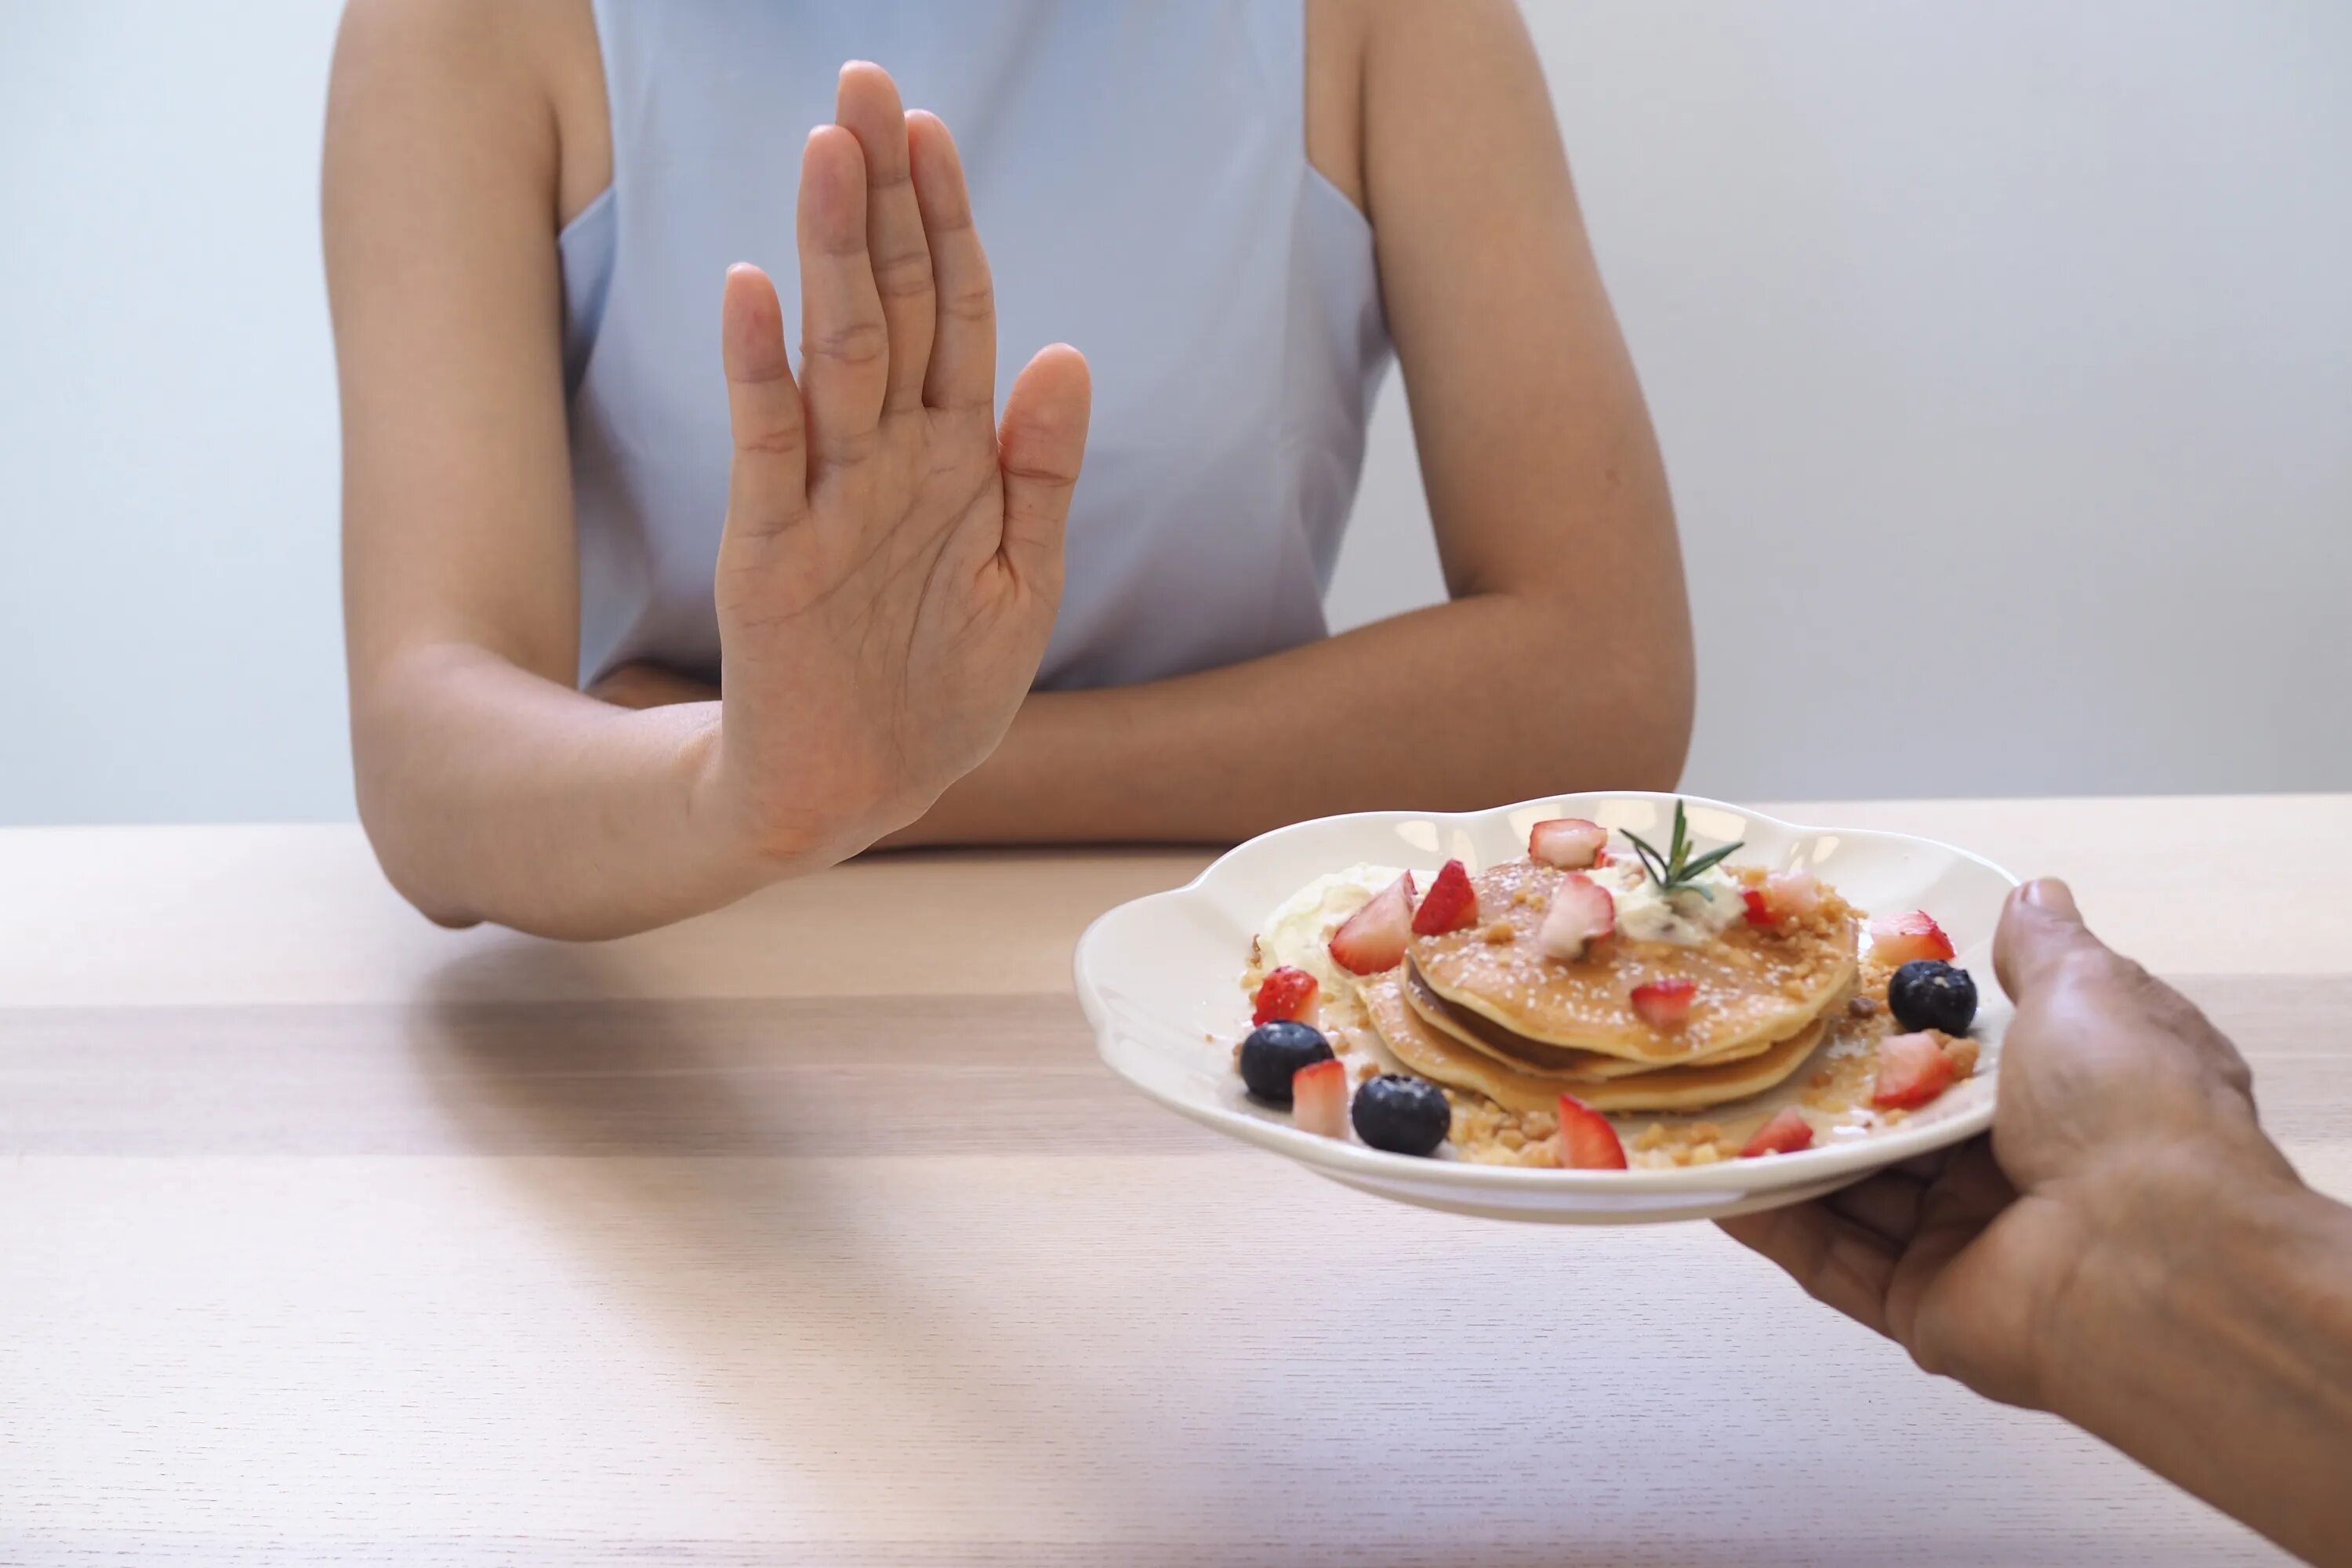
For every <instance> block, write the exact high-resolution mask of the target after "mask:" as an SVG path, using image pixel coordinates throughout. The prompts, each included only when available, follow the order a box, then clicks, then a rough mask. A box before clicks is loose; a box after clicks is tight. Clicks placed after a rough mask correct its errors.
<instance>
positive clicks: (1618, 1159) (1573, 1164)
mask: <svg viewBox="0 0 2352 1568" xmlns="http://www.w3.org/2000/svg"><path fill="white" fill-rule="evenodd" d="M1559 1163H1561V1164H1562V1165H1564V1166H1566V1167H1567V1168H1568V1169H1569V1170H1571V1171H1622V1170H1623V1169H1624V1168H1625V1145H1624V1144H1622V1143H1621V1142H1618V1141H1617V1129H1615V1128H1614V1127H1612V1126H1610V1125H1609V1119H1608V1118H1607V1117H1605V1116H1603V1115H1601V1112H1599V1111H1597V1110H1593V1109H1592V1107H1591V1106H1589V1105H1587V1104H1585V1103H1584V1101H1582V1100H1579V1099H1577V1098H1576V1096H1574V1095H1572V1094H1563V1095H1561V1096H1560V1097H1559Z"/></svg>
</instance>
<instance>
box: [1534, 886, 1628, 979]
mask: <svg viewBox="0 0 2352 1568" xmlns="http://www.w3.org/2000/svg"><path fill="white" fill-rule="evenodd" d="M1616 929H1617V900H1615V899H1612V898H1611V897H1610V896H1609V889H1606V888H1604V887H1602V886H1601V884H1600V883H1598V882H1596V881H1594V880H1593V879H1591V878H1590V877H1588V876H1585V875H1584V874H1583V873H1582V872H1580V871H1571V872H1570V873H1569V877H1568V880H1566V881H1564V882H1562V883H1561V884H1560V885H1559V891H1558V892H1556V893H1554V894H1552V896H1551V908H1549V910H1545V911H1544V918H1543V924H1541V925H1540V926H1538V927H1537V928H1536V946H1537V947H1538V948H1540V949H1541V950H1542V952H1543V954H1544V956H1545V957H1547V958H1557V959H1559V961H1560V962H1561V963H1573V962H1574V961H1575V960H1577V959H1580V958H1581V957H1583V956H1584V950H1585V949H1586V948H1587V947H1589V946H1591V944H1592V943H1594V942H1599V941H1600V940H1601V938H1602V937H1604V936H1607V935H1608V934H1609V933H1610V932H1612V931H1615V930H1616Z"/></svg>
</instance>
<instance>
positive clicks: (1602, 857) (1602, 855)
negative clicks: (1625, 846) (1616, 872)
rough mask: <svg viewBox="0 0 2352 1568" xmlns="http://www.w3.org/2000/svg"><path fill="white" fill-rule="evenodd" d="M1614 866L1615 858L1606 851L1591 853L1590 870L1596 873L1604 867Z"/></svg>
mask: <svg viewBox="0 0 2352 1568" xmlns="http://www.w3.org/2000/svg"><path fill="white" fill-rule="evenodd" d="M1615 864H1617V857H1615V856H1614V855H1612V854H1611V853H1609V851H1608V850H1606V849H1596V850H1594V851H1593V852H1592V868H1593V869H1594V870H1596V871H1598V870H1600V869H1601V868H1602V867H1604V866H1614V865H1615Z"/></svg>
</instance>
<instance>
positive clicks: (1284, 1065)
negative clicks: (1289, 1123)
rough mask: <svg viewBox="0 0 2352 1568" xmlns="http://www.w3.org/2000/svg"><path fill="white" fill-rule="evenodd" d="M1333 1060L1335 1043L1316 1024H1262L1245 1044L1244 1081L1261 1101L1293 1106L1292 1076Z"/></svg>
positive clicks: (1253, 1031) (1282, 1021)
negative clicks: (1291, 1102)
mask: <svg viewBox="0 0 2352 1568" xmlns="http://www.w3.org/2000/svg"><path fill="white" fill-rule="evenodd" d="M1330 1059H1331V1042H1330V1041H1328V1040H1327V1039H1325V1038H1324V1037H1323V1031H1322V1030H1320V1029H1318V1028H1317V1027H1316V1026H1314V1025H1312V1024H1294V1023H1292V1022H1290V1021H1289V1020H1288V1019H1286V1018H1277V1019H1276V1020H1275V1021H1274V1022H1273V1023H1271V1024H1260V1025H1259V1026H1257V1027H1256V1028H1255V1029H1254V1030H1252V1031H1251V1033H1250V1037H1249V1038H1248V1039H1246V1040H1244V1041H1243V1042H1242V1081H1243V1082H1244V1083H1245V1084H1247V1085H1249V1091H1250V1092H1251V1093H1252V1094H1254V1095H1256V1096H1257V1097H1258V1098H1259V1099H1260V1100H1272V1101H1274V1103H1275V1104H1276V1105H1288V1104H1289V1103H1290V1079H1291V1076H1292V1075H1293V1074H1294V1073H1296V1072H1297V1071H1298V1069H1299V1068H1311V1067H1313V1066H1314V1065H1315V1064H1316V1063H1317V1062H1328V1061H1329V1060H1330Z"/></svg>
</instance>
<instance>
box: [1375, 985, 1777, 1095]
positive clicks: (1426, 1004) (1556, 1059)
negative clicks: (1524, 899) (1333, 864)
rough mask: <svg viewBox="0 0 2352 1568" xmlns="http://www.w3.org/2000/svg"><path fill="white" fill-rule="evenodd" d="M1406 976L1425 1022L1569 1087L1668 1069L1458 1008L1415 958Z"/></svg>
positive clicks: (1747, 1048)
mask: <svg viewBox="0 0 2352 1568" xmlns="http://www.w3.org/2000/svg"><path fill="white" fill-rule="evenodd" d="M1402 981H1403V984H1404V999H1405V1004H1406V1005H1408V1006H1410V1007H1411V1008H1412V1010H1413V1011H1414V1012H1416V1013H1418V1014H1420V1015H1421V1021H1422V1022H1423V1023H1424V1024H1427V1025H1428V1026H1430V1027H1431V1028H1433V1029H1436V1030H1438V1031H1439V1032H1440V1033H1442V1034H1446V1035H1451V1036H1453V1037H1454V1038H1455V1039H1456V1040H1459V1041H1460V1042H1461V1043H1462V1044H1464V1045H1465V1046H1468V1047H1470V1048H1471V1049H1473V1050H1475V1051H1479V1052H1481V1053H1483V1054H1485V1055H1486V1056H1490V1057H1492V1058H1495V1059H1496V1061H1498V1062H1500V1063H1502V1064H1503V1065H1504V1066H1505V1067H1507V1068H1512V1069H1514V1070H1516V1071H1519V1072H1526V1073H1532V1074H1534V1075H1535V1076H1537V1077H1538V1078H1556V1079H1560V1080H1561V1082H1562V1083H1563V1084H1564V1085H1570V1086H1572V1085H1574V1084H1578V1083H1598V1082H1601V1081H1604V1080H1606V1079H1619V1078H1631V1077H1633V1075H1635V1074H1637V1073H1645V1072H1662V1071H1664V1070H1665V1069H1664V1068H1660V1067H1658V1066H1657V1065H1656V1064H1654V1063H1652V1062H1644V1061H1635V1060H1633V1059H1630V1058H1625V1057H1605V1056H1602V1055H1601V1054H1600V1053H1598V1052H1596V1051H1580V1050H1574V1049H1571V1048H1570V1047H1567V1046H1550V1045H1546V1044H1544V1043H1543V1042H1542V1041H1541V1040H1530V1039H1528V1037H1525V1036H1524V1035H1515V1034H1513V1033H1512V1032H1511V1031H1510V1030H1508V1029H1506V1028H1505V1027H1503V1026H1501V1025H1500V1024H1497V1023H1496V1022H1495V1021H1494V1020H1493V1019H1491V1018H1487V1017H1484V1016H1480V1015H1479V1014H1476V1013H1473V1012H1471V1011H1470V1010H1469V1009H1468V1008H1466V1007H1456V1006H1455V1005H1454V1004H1453V1003H1451V1002H1448V1001H1447V1000H1446V999H1445V998H1444V997H1443V996H1440V995H1439V994H1437V993H1436V992H1434V991H1432V990H1431V989H1430V988H1429V982H1427V981H1426V980H1424V979H1423V978H1422V976H1421V972H1420V971H1419V970H1417V969H1415V968H1414V967H1413V965H1412V959H1410V958H1408V959H1406V960H1405V962H1404V968H1403V972H1402ZM1772 1044H1773V1042H1771V1041H1770V1040H1756V1041H1753V1042H1751V1043H1748V1044H1746V1045H1740V1046H1735V1047H1732V1048H1731V1049H1730V1050H1727V1051H1724V1052H1721V1053H1719V1054H1717V1055H1715V1056H1711V1057H1707V1058H1704V1064H1705V1065H1712V1064H1714V1063H1717V1062H1727V1061H1738V1060H1740V1059H1741V1058H1746V1057H1753V1056H1761V1055H1762V1054H1763V1053H1764V1052H1766V1051H1768V1050H1769V1049H1771V1047H1772ZM1685 1065H1687V1066H1693V1067H1696V1066H1699V1065H1702V1062H1701V1061H1700V1060H1698V1059H1686V1061H1685Z"/></svg>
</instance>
